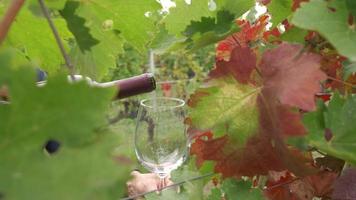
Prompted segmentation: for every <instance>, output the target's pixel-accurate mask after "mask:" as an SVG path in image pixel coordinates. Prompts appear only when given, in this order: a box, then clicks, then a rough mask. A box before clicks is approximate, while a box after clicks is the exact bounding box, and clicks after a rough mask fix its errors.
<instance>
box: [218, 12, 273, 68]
mask: <svg viewBox="0 0 356 200" xmlns="http://www.w3.org/2000/svg"><path fill="white" fill-rule="evenodd" d="M268 18H269V17H268V16H267V15H262V16H261V17H260V18H259V19H258V20H257V21H256V22H255V23H254V24H252V25H251V23H250V22H249V21H247V20H237V21H236V23H237V25H238V26H239V27H240V28H241V30H240V31H239V32H237V33H234V34H232V35H231V36H228V37H227V38H226V39H225V40H223V41H221V42H219V43H218V46H217V48H216V59H217V60H225V61H229V60H230V56H231V53H232V51H233V50H234V49H235V48H236V47H239V48H244V47H249V43H250V42H253V41H257V40H259V39H262V38H263V33H264V31H265V30H266V25H267V24H268Z"/></svg>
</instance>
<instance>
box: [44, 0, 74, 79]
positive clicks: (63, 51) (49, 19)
mask: <svg viewBox="0 0 356 200" xmlns="http://www.w3.org/2000/svg"><path fill="white" fill-rule="evenodd" d="M38 2H39V4H40V6H41V10H42V12H43V15H44V16H45V17H46V19H47V21H48V24H49V26H50V28H51V30H52V33H53V35H54V37H55V39H56V42H57V45H58V47H59V49H60V51H61V53H62V56H63V58H64V61H65V63H66V66H67V67H68V69H69V74H70V77H71V79H72V80H73V81H74V80H75V77H74V67H73V64H72V62H71V61H70V58H69V55H68V54H67V52H66V51H65V49H64V45H63V43H62V40H61V38H60V37H59V34H58V31H57V29H56V27H55V25H54V23H53V21H52V19H51V16H50V14H49V12H48V8H47V7H46V5H45V3H44V1H43V0H38Z"/></svg>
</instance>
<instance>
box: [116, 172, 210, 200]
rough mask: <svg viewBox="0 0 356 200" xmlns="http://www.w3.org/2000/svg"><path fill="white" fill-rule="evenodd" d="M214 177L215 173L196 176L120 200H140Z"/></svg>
mask: <svg viewBox="0 0 356 200" xmlns="http://www.w3.org/2000/svg"><path fill="white" fill-rule="evenodd" d="M212 175H214V173H208V174H204V175H202V176H196V177H193V178H190V179H187V180H184V181H180V182H178V183H174V184H172V185H168V186H166V187H163V188H161V189H160V190H157V189H156V190H151V191H148V192H144V193H141V194H137V195H134V196H131V197H125V198H122V199H120V200H134V199H136V198H138V197H143V196H145V195H147V194H151V193H154V192H158V191H159V192H161V191H164V190H167V189H169V188H173V187H176V186H180V185H182V184H184V183H186V182H191V181H195V180H199V179H203V178H206V177H209V176H212Z"/></svg>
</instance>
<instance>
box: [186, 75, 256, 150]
mask: <svg viewBox="0 0 356 200" xmlns="http://www.w3.org/2000/svg"><path fill="white" fill-rule="evenodd" d="M259 91H260V90H259V88H256V87H255V86H253V85H248V84H241V83H239V82H238V81H236V80H235V79H233V78H232V77H230V76H227V77H224V78H219V79H212V80H209V81H208V82H207V83H206V84H205V87H202V88H199V89H198V90H197V91H196V93H195V94H193V95H192V96H191V99H190V100H189V101H188V105H189V106H190V107H191V108H190V109H189V118H190V122H191V124H190V125H191V127H193V128H197V129H199V130H202V131H206V130H212V131H213V132H214V134H215V136H218V137H219V136H222V135H224V134H229V136H230V138H231V139H234V140H235V142H236V143H239V144H244V143H245V142H246V140H247V138H248V137H249V136H251V135H253V134H255V133H257V129H258V108H257V106H256V102H257V101H256V99H257V96H258V94H259Z"/></svg>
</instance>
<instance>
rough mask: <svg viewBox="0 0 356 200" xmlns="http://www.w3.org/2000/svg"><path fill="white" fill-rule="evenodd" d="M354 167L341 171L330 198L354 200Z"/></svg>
mask: <svg viewBox="0 0 356 200" xmlns="http://www.w3.org/2000/svg"><path fill="white" fill-rule="evenodd" d="M355 188H356V168H349V169H346V170H345V171H344V172H343V175H342V176H341V177H339V178H338V179H337V180H336V182H335V186H334V192H333V194H332V199H334V200H354V199H356V190H355Z"/></svg>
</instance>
